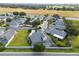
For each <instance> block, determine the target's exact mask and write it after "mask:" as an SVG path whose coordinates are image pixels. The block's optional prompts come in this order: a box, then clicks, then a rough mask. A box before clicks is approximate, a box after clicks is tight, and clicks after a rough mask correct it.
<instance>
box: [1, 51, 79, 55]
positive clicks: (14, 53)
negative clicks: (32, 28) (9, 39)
mask: <svg viewBox="0 0 79 59" xmlns="http://www.w3.org/2000/svg"><path fill="white" fill-rule="evenodd" d="M0 56H79V54H78V53H51V52H0Z"/></svg>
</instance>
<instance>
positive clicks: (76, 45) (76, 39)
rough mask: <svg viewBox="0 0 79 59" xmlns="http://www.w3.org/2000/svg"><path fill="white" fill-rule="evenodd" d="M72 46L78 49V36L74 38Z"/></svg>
mask: <svg viewBox="0 0 79 59" xmlns="http://www.w3.org/2000/svg"><path fill="white" fill-rule="evenodd" d="M72 45H73V47H74V48H77V47H79V36H77V37H75V39H74V40H73V41H72Z"/></svg>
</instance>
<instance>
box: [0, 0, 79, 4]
mask: <svg viewBox="0 0 79 59" xmlns="http://www.w3.org/2000/svg"><path fill="white" fill-rule="evenodd" d="M0 3H36V4H38V3H39V4H56V3H57V4H72V3H73V4H79V0H1V1H0Z"/></svg>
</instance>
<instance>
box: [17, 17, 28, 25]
mask: <svg viewBox="0 0 79 59" xmlns="http://www.w3.org/2000/svg"><path fill="white" fill-rule="evenodd" d="M18 20H19V21H20V23H21V24H23V23H24V22H25V21H26V20H27V19H26V18H19V19H18Z"/></svg>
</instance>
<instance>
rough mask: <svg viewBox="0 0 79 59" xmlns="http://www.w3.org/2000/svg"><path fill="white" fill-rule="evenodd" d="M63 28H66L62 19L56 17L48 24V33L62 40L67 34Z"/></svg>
mask: <svg viewBox="0 0 79 59" xmlns="http://www.w3.org/2000/svg"><path fill="white" fill-rule="evenodd" d="M64 29H66V27H65V25H64V22H63V20H62V19H57V20H56V21H55V22H54V23H53V24H51V25H50V27H49V31H48V33H50V34H51V35H53V36H55V37H57V38H59V39H61V40H62V39H64V38H65V36H66V35H67V33H66V32H65V31H64Z"/></svg>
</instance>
